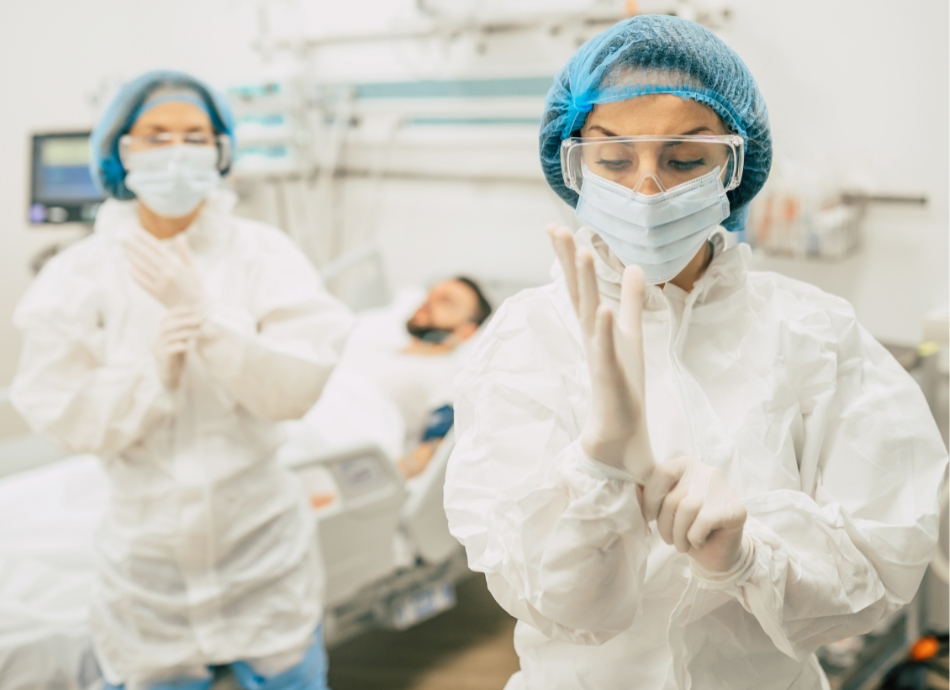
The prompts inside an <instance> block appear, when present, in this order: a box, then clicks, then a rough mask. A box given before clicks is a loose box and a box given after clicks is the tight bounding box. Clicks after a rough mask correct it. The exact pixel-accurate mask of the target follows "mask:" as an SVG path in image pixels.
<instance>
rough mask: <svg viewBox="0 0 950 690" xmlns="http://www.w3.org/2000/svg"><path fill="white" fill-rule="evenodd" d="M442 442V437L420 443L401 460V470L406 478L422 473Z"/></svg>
mask: <svg viewBox="0 0 950 690" xmlns="http://www.w3.org/2000/svg"><path fill="white" fill-rule="evenodd" d="M440 443H442V439H441V438H437V439H432V440H431V441H423V442H422V443H420V444H419V445H418V446H416V447H415V448H413V449H412V450H411V451H409V452H408V453H406V455H404V456H403V457H402V458H401V459H400V460H399V471H400V472H402V474H403V476H404V477H405V478H406V479H411V478H412V477H415V476H416V475H418V474H422V471H423V470H424V469H425V468H426V467H427V466H428V464H429V461H430V460H431V459H432V456H433V455H435V451H436V449H437V448H438V447H439V444H440Z"/></svg>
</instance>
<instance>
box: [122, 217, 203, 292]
mask: <svg viewBox="0 0 950 690" xmlns="http://www.w3.org/2000/svg"><path fill="white" fill-rule="evenodd" d="M174 243H175V250H176V252H177V254H178V255H177V256H175V255H174V254H172V253H171V252H169V251H168V250H167V249H166V248H165V247H164V246H162V243H161V242H160V241H159V240H157V239H156V238H155V237H153V236H152V235H150V234H149V233H147V232H136V233H135V235H134V236H133V237H132V238H131V239H129V240H127V241H126V243H125V256H126V258H127V259H128V261H129V266H130V272H131V274H132V278H133V279H134V280H135V282H136V283H138V284H139V285H141V286H142V287H143V288H144V289H145V290H146V291H148V292H150V293H151V294H152V295H153V296H154V297H155V299H157V300H158V301H159V302H161V303H162V304H164V305H165V306H166V307H168V308H169V309H172V308H173V307H179V306H187V305H198V304H202V303H203V302H204V300H205V292H204V288H203V287H202V286H201V276H200V275H199V273H198V270H197V268H195V264H194V261H193V260H192V258H191V254H190V253H189V252H188V246H187V244H186V242H185V238H184V237H183V236H182V235H179V236H178V237H176V238H175V240H174Z"/></svg>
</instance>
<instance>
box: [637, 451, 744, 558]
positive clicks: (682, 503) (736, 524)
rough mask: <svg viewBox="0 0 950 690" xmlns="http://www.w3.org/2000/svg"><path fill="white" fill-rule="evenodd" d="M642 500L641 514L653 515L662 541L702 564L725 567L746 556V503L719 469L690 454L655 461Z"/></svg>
mask: <svg viewBox="0 0 950 690" xmlns="http://www.w3.org/2000/svg"><path fill="white" fill-rule="evenodd" d="M642 500H643V504H642V505H643V514H644V516H645V517H646V518H647V520H654V519H655V520H656V527H657V530H658V531H659V533H660V536H661V537H662V538H663V541H665V542H666V543H667V544H674V545H675V546H676V550H677V551H679V552H680V553H685V554H687V555H688V556H690V557H691V558H693V559H694V560H695V561H696V562H697V563H698V564H699V565H700V566H702V567H703V568H705V569H706V570H709V571H713V572H716V573H722V572H726V571H728V570H731V569H732V568H733V567H735V566H736V565H738V563H739V561H741V560H743V558H744V557H745V556H746V553H745V551H744V549H746V548H748V546H746V545H745V542H744V541H743V539H742V531H743V527H744V526H745V521H746V508H745V506H744V505H743V504H742V501H741V500H740V499H739V497H738V496H737V495H736V494H735V492H733V490H732V488H731V487H730V486H729V483H728V482H727V481H726V477H725V475H724V474H723V473H722V470H720V469H718V468H716V467H710V466H709V465H704V464H703V463H701V462H699V461H698V460H696V459H695V458H691V457H680V458H675V459H673V460H669V461H667V462H664V463H661V464H658V465H657V467H656V469H655V470H654V472H653V474H652V475H650V478H649V479H648V480H647V482H646V484H645V485H644V487H643V494H642Z"/></svg>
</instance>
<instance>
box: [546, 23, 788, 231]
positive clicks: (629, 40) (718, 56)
mask: <svg viewBox="0 0 950 690" xmlns="http://www.w3.org/2000/svg"><path fill="white" fill-rule="evenodd" d="M657 93H669V94H673V95H675V96H679V97H680V98H688V99H691V100H694V101H697V102H699V103H703V104H705V105H707V106H709V107H710V108H712V109H713V110H714V111H715V112H716V114H717V115H719V117H720V118H721V119H722V121H723V123H724V124H725V126H726V127H727V128H728V129H730V130H731V131H732V132H734V133H735V134H738V135H739V136H741V137H742V138H743V140H744V142H745V165H744V168H743V171H742V181H741V182H740V184H739V186H738V187H737V188H736V189H734V190H732V191H730V192H729V193H728V195H729V204H730V208H731V209H732V212H731V213H730V215H729V217H728V218H727V219H726V220H725V221H723V225H724V226H725V227H726V228H727V229H728V230H741V229H742V228H743V227H744V226H745V220H746V217H747V216H748V212H749V208H748V204H749V202H750V201H751V200H752V197H754V196H755V195H756V194H757V193H758V192H759V190H760V189H762V185H764V184H765V180H766V178H767V177H768V175H769V169H770V168H771V167H772V135H771V132H770V129H769V116H768V111H767V109H766V107H765V101H764V100H763V98H762V94H761V93H760V92H759V87H758V86H757V85H756V83H755V80H754V79H753V78H752V74H751V73H750V72H749V69H748V67H746V66H745V63H743V62H742V60H741V59H740V58H739V56H738V55H736V53H735V51H733V50H732V49H731V48H730V47H729V46H727V45H726V44H725V43H723V42H722V40H720V39H719V38H718V37H717V36H716V35H715V34H713V33H712V32H711V31H709V30H708V29H705V28H703V27H702V26H700V25H699V24H695V23H694V22H690V21H687V20H685V19H680V18H678V17H671V16H667V15H641V16H638V17H633V18H631V19H627V20H625V21H622V22H619V23H618V24H615V25H614V26H612V27H611V28H609V29H607V30H606V31H604V32H603V33H601V34H599V35H597V36H595V37H594V38H592V39H591V40H590V41H588V42H587V43H585V44H584V45H582V46H581V47H580V48H579V49H578V51H577V53H575V54H574V56H573V57H572V58H571V59H570V61H569V62H568V63H567V65H565V67H564V68H563V69H562V70H561V71H560V72H558V74H557V76H556V77H555V78H554V85H553V86H552V87H551V90H550V91H548V95H547V100H546V102H545V105H544V115H543V117H542V120H541V134H540V153H541V167H542V169H543V170H544V175H545V177H546V178H547V181H548V184H549V185H551V188H552V189H554V191H555V192H557V194H558V196H560V197H561V198H562V199H564V201H566V202H567V203H568V204H570V205H571V206H577V192H575V191H573V190H571V189H569V188H568V187H567V186H566V185H565V184H564V178H563V175H562V172H561V142H562V141H563V140H564V139H567V138H569V137H571V136H577V132H578V131H579V130H580V129H581V127H582V126H583V125H584V121H585V120H586V119H587V114H588V113H589V112H590V111H591V110H593V108H594V105H596V104H598V103H612V102H616V101H623V100H627V99H628V98H634V97H636V96H642V95H646V94H657Z"/></svg>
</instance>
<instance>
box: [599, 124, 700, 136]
mask: <svg viewBox="0 0 950 690" xmlns="http://www.w3.org/2000/svg"><path fill="white" fill-rule="evenodd" d="M595 129H596V130H599V131H601V132H603V133H604V136H607V137H620V136H624V135H622V134H616V133H615V132H611V131H610V130H609V129H607V128H606V127H601V126H600V125H591V128H590V131H591V132H592V131H594V130H595ZM700 132H712V129H710V128H709V127H707V126H706V125H700V126H699V127H694V128H693V129H691V130H689V131H688V132H683V133H682V134H679V135H677V136H681V137H688V136H692V135H693V134H699V133H700Z"/></svg>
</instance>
